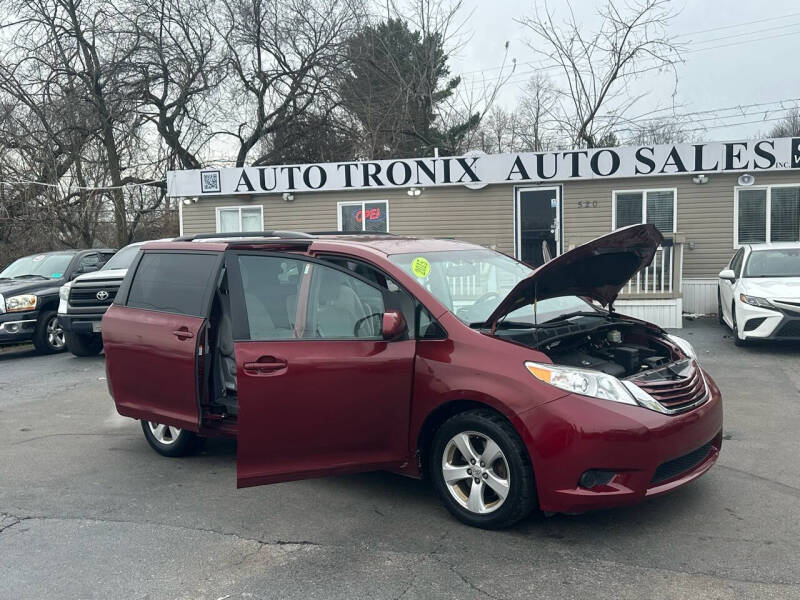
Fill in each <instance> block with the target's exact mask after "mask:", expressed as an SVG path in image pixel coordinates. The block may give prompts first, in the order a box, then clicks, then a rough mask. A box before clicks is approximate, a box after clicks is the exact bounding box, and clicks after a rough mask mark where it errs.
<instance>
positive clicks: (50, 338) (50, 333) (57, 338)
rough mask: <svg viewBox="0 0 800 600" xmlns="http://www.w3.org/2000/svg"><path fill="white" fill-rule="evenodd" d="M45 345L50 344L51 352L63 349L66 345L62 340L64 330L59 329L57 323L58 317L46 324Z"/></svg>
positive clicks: (63, 339) (59, 324) (52, 318)
mask: <svg viewBox="0 0 800 600" xmlns="http://www.w3.org/2000/svg"><path fill="white" fill-rule="evenodd" d="M46 330H47V343H48V344H50V347H51V348H52V349H53V350H61V349H63V348H64V345H65V344H66V341H65V338H64V328H63V327H61V323H59V322H58V317H57V316H55V315H54V316H53V317H51V318H50V320H49V321H48V322H47V327H46Z"/></svg>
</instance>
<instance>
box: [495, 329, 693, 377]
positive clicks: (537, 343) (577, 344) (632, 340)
mask: <svg viewBox="0 0 800 600" xmlns="http://www.w3.org/2000/svg"><path fill="white" fill-rule="evenodd" d="M545 325H547V324H545ZM495 335H497V336H498V337H501V338H504V339H508V340H509V341H514V342H516V343H522V344H524V345H526V346H529V347H531V348H535V349H537V350H539V351H541V352H543V353H545V354H546V355H547V356H549V357H550V359H551V360H552V361H553V363H554V364H557V365H568V366H572V367H577V368H582V369H592V370H595V371H601V372H602V373H607V374H608V375H612V376H614V377H618V378H624V377H630V376H633V375H636V374H637V373H641V372H644V371H650V370H652V369H657V368H659V367H662V366H664V365H666V364H669V363H671V362H673V361H675V360H677V359H678V358H681V357H680V356H677V355H676V353H675V352H674V351H673V350H672V349H671V348H670V347H669V346H668V345H666V344H664V343H662V342H660V341H659V340H658V338H657V337H656V336H654V335H653V333H652V331H650V330H648V329H647V328H646V327H644V326H642V325H640V324H638V323H634V322H630V321H625V320H617V319H614V318H613V317H607V316H604V317H584V316H581V317H576V318H573V319H570V320H569V321H564V322H561V323H559V324H554V325H553V326H550V327H548V326H539V327H536V328H534V329H505V330H498V331H496V332H495Z"/></svg>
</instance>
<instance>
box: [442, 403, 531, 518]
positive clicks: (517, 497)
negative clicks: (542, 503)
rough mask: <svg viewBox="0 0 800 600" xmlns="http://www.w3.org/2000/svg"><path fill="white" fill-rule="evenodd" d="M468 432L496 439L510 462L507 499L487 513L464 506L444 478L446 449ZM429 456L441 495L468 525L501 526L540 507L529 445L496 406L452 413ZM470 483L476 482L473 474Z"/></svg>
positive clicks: (454, 513)
mask: <svg viewBox="0 0 800 600" xmlns="http://www.w3.org/2000/svg"><path fill="white" fill-rule="evenodd" d="M464 432H476V433H478V434H481V435H484V436H486V437H487V438H489V439H491V440H493V441H494V442H495V443H496V444H497V445H498V446H499V447H500V450H501V451H502V453H503V455H504V458H505V459H506V461H505V463H504V464H507V466H508V474H507V476H508V481H509V485H508V493H507V495H506V497H505V500H504V501H503V502H502V503H501V504H500V505H499V507H497V508H496V509H493V511H492V512H489V513H487V514H480V513H478V512H473V511H471V510H469V509H467V508H466V507H464V506H462V505H461V504H460V503H459V502H458V501H457V500H456V499H455V497H454V495H453V493H451V491H450V487H449V486H448V485H447V484H446V483H445V480H444V474H443V472H442V463H443V459H444V457H445V451H446V449H447V447H448V444H449V443H450V441H451V440H452V439H453V438H454V437H455V436H456V435H458V434H459V433H464ZM484 449H485V447H484ZM429 457H430V458H429V461H428V469H429V474H430V477H431V480H432V481H433V485H434V487H435V488H436V491H437V493H438V494H439V498H440V499H441V501H442V503H443V504H444V505H445V507H447V510H449V511H450V513H451V514H452V515H453V516H454V517H456V518H457V519H458V520H460V521H461V522H463V523H466V524H467V525H472V526H473V527H480V528H483V529H501V528H503V527H508V526H509V525H512V524H514V523H516V522H517V521H519V520H520V519H523V518H525V517H526V516H528V514H530V512H531V511H532V510H533V509H534V508H535V507H536V486H535V484H534V475H533V468H532V466H531V462H530V459H529V457H528V453H527V451H526V449H525V446H524V444H523V443H522V440H521V439H520V437H519V434H518V433H517V431H516V430H515V429H514V427H513V426H512V425H511V424H510V423H509V422H508V421H507V420H506V419H505V418H504V417H503V416H501V415H500V414H498V413H496V412H494V411H492V410H488V409H477V410H470V411H467V412H463V413H459V414H457V415H454V416H452V417H450V418H449V419H448V420H447V421H445V422H444V423H443V424H442V426H441V427H440V428H439V429H438V430H437V431H436V433H435V435H434V438H433V442H432V444H431V451H430V453H429ZM464 466H467V465H464ZM486 470H487V469H486V468H484V471H486ZM484 477H485V476H484ZM469 486H472V479H471V477H470V478H469ZM486 489H487V490H488V488H486Z"/></svg>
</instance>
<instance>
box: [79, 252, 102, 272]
mask: <svg viewBox="0 0 800 600" xmlns="http://www.w3.org/2000/svg"><path fill="white" fill-rule="evenodd" d="M99 268H100V255H99V254H96V253H92V254H87V255H86V256H84V257H83V258H81V260H80V262H79V263H78V271H79V272H80V273H88V272H89V271H96V270H97V269H99Z"/></svg>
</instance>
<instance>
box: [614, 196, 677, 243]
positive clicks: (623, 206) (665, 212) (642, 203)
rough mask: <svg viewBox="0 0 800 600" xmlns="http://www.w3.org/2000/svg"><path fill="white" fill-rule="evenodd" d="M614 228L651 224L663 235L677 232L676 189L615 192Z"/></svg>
mask: <svg viewBox="0 0 800 600" xmlns="http://www.w3.org/2000/svg"><path fill="white" fill-rule="evenodd" d="M613 196H614V197H613V205H614V206H613V213H612V221H613V222H612V228H613V229H619V228H620V227H627V226H628V225H641V224H642V223H651V224H653V225H655V226H656V227H657V228H658V230H659V231H660V232H661V233H674V232H675V231H676V226H675V225H676V222H677V221H676V218H675V212H676V210H675V199H676V193H675V190H674V189H669V190H635V191H624V192H614V195H613Z"/></svg>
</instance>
